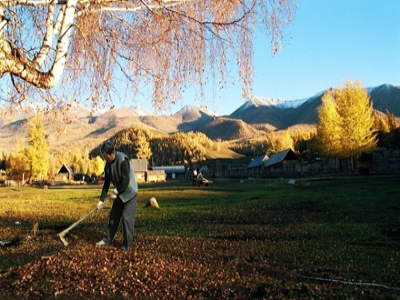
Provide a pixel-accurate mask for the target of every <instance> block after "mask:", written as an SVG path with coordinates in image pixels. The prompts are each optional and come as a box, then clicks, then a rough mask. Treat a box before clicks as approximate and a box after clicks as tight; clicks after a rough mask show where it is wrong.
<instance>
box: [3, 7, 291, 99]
mask: <svg viewBox="0 0 400 300" xmlns="http://www.w3.org/2000/svg"><path fill="white" fill-rule="evenodd" d="M294 2H295V0H286V1H282V0H221V1H214V0H38V1H35V0H26V1H24V0H0V12H3V11H4V12H5V14H4V16H5V17H8V19H9V20H10V21H8V22H6V25H4V28H3V33H4V34H2V35H0V73H1V74H4V73H9V74H12V75H13V76H14V77H15V78H16V79H17V80H15V86H17V85H18V84H21V83H24V82H25V83H29V84H28V85H26V86H27V87H28V88H29V89H30V90H31V91H35V88H39V89H42V90H45V89H46V90H48V91H49V93H50V94H51V93H53V92H52V90H54V91H61V89H69V91H71V89H72V90H74V91H77V90H79V89H81V93H80V94H81V95H84V97H85V99H91V101H93V102H94V101H97V100H94V99H97V98H98V97H100V98H102V99H107V98H109V96H108V93H109V91H110V90H111V89H112V88H114V89H118V90H120V88H119V85H120V84H119V83H118V82H120V81H121V80H123V78H121V76H122V77H124V78H125V80H127V86H128V84H129V87H128V88H129V89H130V90H131V91H138V90H139V87H140V86H141V85H143V84H144V85H146V86H147V85H151V86H152V91H153V94H152V99H150V100H151V101H154V102H155V103H161V104H163V103H174V102H176V101H177V99H179V98H180V97H181V95H182V92H183V90H184V89H185V88H186V87H188V86H189V85H191V83H196V84H197V85H198V86H201V85H203V84H204V83H205V82H208V81H209V78H213V79H214V80H215V82H217V83H218V82H219V83H218V86H219V87H220V88H223V87H224V85H225V84H226V80H227V78H228V77H229V76H231V75H230V73H231V72H230V69H228V67H227V66H228V64H229V63H232V62H233V63H235V62H236V64H237V67H236V66H235V68H237V70H238V74H239V78H240V79H241V80H242V84H243V89H244V93H243V95H249V91H250V89H251V81H252V79H251V77H252V59H253V39H254V28H255V26H256V23H257V24H260V23H259V22H260V21H261V22H263V23H264V24H265V25H266V26H265V27H266V30H267V31H268V32H269V33H270V34H271V35H272V39H273V40H275V39H279V38H280V37H281V33H282V28H283V26H284V25H285V24H287V23H289V22H290V20H291V18H292V16H293V11H292V10H293V9H294V8H293V7H294ZM1 5H3V9H1V8H2V6H1ZM16 7H19V8H16ZM21 7H22V8H21ZM13 16H18V22H17V21H16V20H14V19H13ZM37 16H39V19H36V17H37ZM19 20H22V22H21V21H19ZM37 20H38V21H37ZM24 21H25V22H24ZM1 24H2V23H1V19H0V25H1ZM24 25H26V26H25V27H22V26H24ZM18 26H20V27H18ZM232 55H233V57H232ZM215 78H217V80H216V79H215ZM18 81H19V82H18ZM57 83H62V84H61V85H58V86H60V88H58V89H53V88H54V87H55V86H56V85H57ZM245 91H246V92H245ZM46 93H47V92H46ZM246 93H247V94H246ZM59 95H63V94H59ZM46 97H47V95H46ZM51 97H53V96H51ZM55 98H57V96H56V97H55Z"/></svg>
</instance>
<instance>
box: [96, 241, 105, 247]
mask: <svg viewBox="0 0 400 300" xmlns="http://www.w3.org/2000/svg"><path fill="white" fill-rule="evenodd" d="M103 245H106V242H105V241H103V240H101V241H100V242H97V243H96V246H103Z"/></svg>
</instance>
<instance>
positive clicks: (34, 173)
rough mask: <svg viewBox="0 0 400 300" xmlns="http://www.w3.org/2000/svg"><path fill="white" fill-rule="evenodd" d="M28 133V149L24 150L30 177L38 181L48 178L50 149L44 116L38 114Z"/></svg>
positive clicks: (32, 121)
mask: <svg viewBox="0 0 400 300" xmlns="http://www.w3.org/2000/svg"><path fill="white" fill-rule="evenodd" d="M29 125H30V127H29V129H28V133H27V142H28V147H26V148H25V149H24V153H25V155H26V159H27V163H28V170H29V172H30V176H31V177H33V178H37V179H44V178H47V172H48V170H49V148H48V146H47V142H46V130H45V128H44V124H43V120H42V115H41V114H37V115H36V116H35V117H33V118H32V119H30V120H29Z"/></svg>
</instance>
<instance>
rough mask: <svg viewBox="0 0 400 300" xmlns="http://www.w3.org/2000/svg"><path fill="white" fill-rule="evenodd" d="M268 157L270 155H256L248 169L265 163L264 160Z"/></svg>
mask: <svg viewBox="0 0 400 300" xmlns="http://www.w3.org/2000/svg"><path fill="white" fill-rule="evenodd" d="M267 159H268V155H266V154H265V155H261V156H258V157H256V158H255V159H253V160H252V161H251V162H250V163H249V165H248V166H247V169H250V168H255V167H259V166H261V165H262V164H263V162H264V161H266V160H267Z"/></svg>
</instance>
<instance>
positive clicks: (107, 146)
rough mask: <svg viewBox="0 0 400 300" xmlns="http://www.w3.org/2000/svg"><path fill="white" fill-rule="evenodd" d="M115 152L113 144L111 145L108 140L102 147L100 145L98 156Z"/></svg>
mask: <svg viewBox="0 0 400 300" xmlns="http://www.w3.org/2000/svg"><path fill="white" fill-rule="evenodd" d="M114 150H115V148H114V144H113V143H111V141H110V140H108V141H107V142H105V143H104V144H103V145H101V147H100V154H102V153H104V152H105V153H107V154H111V153H112V152H113V151H114Z"/></svg>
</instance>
